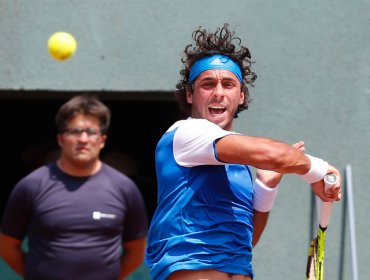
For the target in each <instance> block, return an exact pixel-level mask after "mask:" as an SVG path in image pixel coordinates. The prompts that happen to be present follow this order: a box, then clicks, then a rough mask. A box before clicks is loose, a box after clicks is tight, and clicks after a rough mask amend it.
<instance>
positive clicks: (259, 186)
mask: <svg viewBox="0 0 370 280" xmlns="http://www.w3.org/2000/svg"><path fill="white" fill-rule="evenodd" d="M277 193H278V186H276V187H274V188H269V187H267V186H266V185H265V184H264V183H262V182H261V181H260V180H258V179H256V181H255V182H254V198H253V208H254V209H255V210H257V211H259V212H270V211H271V209H272V206H273V205H274V201H275V198H276V196H277Z"/></svg>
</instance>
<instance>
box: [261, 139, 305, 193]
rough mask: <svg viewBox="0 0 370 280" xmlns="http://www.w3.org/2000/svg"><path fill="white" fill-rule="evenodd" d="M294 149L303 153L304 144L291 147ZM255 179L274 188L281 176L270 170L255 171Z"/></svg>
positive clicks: (301, 142) (298, 143) (299, 143)
mask: <svg viewBox="0 0 370 280" xmlns="http://www.w3.org/2000/svg"><path fill="white" fill-rule="evenodd" d="M292 146H293V147H294V148H296V149H298V150H300V151H301V152H304V151H305V147H304V142H303V141H299V142H297V143H295V144H293V145H292ZM256 176H257V178H258V179H259V180H260V181H261V182H262V183H263V184H264V185H265V186H267V187H270V188H274V187H276V186H277V185H278V184H279V183H280V181H281V179H282V178H283V174H281V173H277V172H275V171H271V170H262V169H257V173H256Z"/></svg>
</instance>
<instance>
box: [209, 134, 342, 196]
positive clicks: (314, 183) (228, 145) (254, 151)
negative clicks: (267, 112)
mask: <svg viewBox="0 0 370 280" xmlns="http://www.w3.org/2000/svg"><path fill="white" fill-rule="evenodd" d="M216 152H217V155H218V159H219V160H221V161H223V162H227V163H234V164H244V165H251V166H254V167H256V168H259V169H264V170H272V171H275V172H278V173H282V174H286V173H295V174H298V175H301V176H302V177H303V178H304V179H305V180H306V181H307V182H309V183H310V184H311V187H312V190H313V192H314V193H315V194H316V195H317V196H318V197H319V198H320V199H321V200H323V201H325V202H328V201H337V200H340V198H341V187H340V182H341V180H340V172H339V171H338V170H337V169H336V168H335V167H333V166H331V165H328V163H327V162H325V161H323V160H321V159H319V158H314V157H311V156H308V155H306V154H305V153H304V152H302V151H300V150H299V149H296V148H294V147H293V146H291V145H289V144H286V143H283V142H279V141H276V140H273V139H269V138H261V137H250V136H244V135H227V136H225V137H223V138H221V139H220V140H218V141H217V143H216ZM328 173H334V174H335V175H337V176H338V178H339V180H338V184H337V185H335V186H334V187H332V188H331V189H330V190H329V191H328V192H326V191H325V187H324V182H323V178H324V175H325V174H328Z"/></svg>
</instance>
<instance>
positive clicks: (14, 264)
mask: <svg viewBox="0 0 370 280" xmlns="http://www.w3.org/2000/svg"><path fill="white" fill-rule="evenodd" d="M21 245H22V240H19V239H16V238H14V237H11V236H9V235H6V234H4V233H2V232H0V256H1V257H2V258H3V259H4V260H5V262H6V263H7V264H8V265H9V266H10V267H11V268H12V269H13V270H14V271H15V272H16V273H18V274H19V275H20V276H24V258H25V252H24V251H23V250H22V247H21Z"/></svg>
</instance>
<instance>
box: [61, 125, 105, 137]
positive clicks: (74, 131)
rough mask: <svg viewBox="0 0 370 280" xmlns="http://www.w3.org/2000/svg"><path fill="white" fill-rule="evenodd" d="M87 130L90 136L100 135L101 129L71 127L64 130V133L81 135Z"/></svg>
mask: <svg viewBox="0 0 370 280" xmlns="http://www.w3.org/2000/svg"><path fill="white" fill-rule="evenodd" d="M84 132H86V134H87V136H88V137H89V138H94V137H98V136H99V135H100V131H99V130H98V129H95V128H90V127H89V128H69V129H66V130H64V132H63V133H66V134H68V135H70V136H73V137H80V136H81V135H82V133H84Z"/></svg>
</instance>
